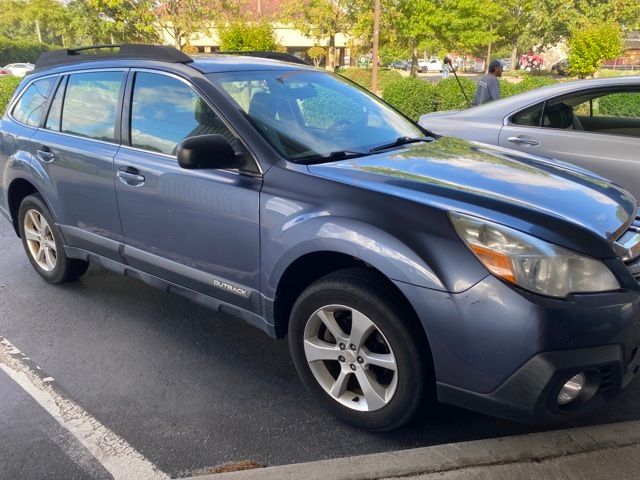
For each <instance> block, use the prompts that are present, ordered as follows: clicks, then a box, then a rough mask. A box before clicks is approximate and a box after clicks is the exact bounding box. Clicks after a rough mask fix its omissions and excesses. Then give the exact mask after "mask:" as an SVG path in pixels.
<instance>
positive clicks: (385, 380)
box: [289, 269, 429, 430]
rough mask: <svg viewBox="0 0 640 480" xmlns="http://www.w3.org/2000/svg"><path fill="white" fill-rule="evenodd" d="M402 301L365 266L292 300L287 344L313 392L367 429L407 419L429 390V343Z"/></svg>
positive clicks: (335, 412)
mask: <svg viewBox="0 0 640 480" xmlns="http://www.w3.org/2000/svg"><path fill="white" fill-rule="evenodd" d="M412 321H413V318H412V317H411V314H410V312H408V311H407V309H406V308H405V307H404V306H403V304H402V302H401V301H400V300H399V299H398V298H396V297H395V296H394V295H393V294H390V293H389V292H388V291H387V289H385V288H383V287H382V282H381V279H380V278H379V277H378V276H376V275H372V274H370V273H369V272H368V271H366V270H361V269H348V270H342V271H339V272H336V273H332V274H330V275H328V276H326V277H324V278H322V279H320V280H318V281H317V282H315V283H314V284H312V285H311V286H310V287H308V288H307V289H306V290H305V291H304V292H303V293H302V294H301V295H300V297H299V298H298V300H297V302H296V304H295V305H294V308H293V311H292V314H291V320H290V324H289V345H290V350H291V354H292V358H293V361H294V364H295V366H296V370H297V371H298V374H299V375H300V378H301V379H302V381H303V383H304V384H305V386H306V387H307V389H308V390H309V392H310V393H311V394H312V395H313V396H314V397H315V398H316V400H318V401H319V403H320V404H321V405H322V406H323V407H324V408H325V409H326V410H328V411H329V412H330V413H332V414H333V415H335V416H336V417H338V418H339V419H341V420H342V421H344V422H346V423H349V424H352V425H355V426H358V427H361V428H365V429H369V430H391V429H394V428H398V427H400V426H402V425H404V424H405V423H406V422H408V421H409V420H410V419H411V418H412V417H413V416H414V414H415V413H416V412H417V410H418V408H419V407H420V405H421V403H422V400H423V397H424V394H425V390H426V389H427V385H428V381H429V379H427V378H426V377H427V375H428V374H427V372H428V370H427V368H426V367H425V365H426V363H427V362H426V361H425V359H426V358H427V355H425V353H426V352H425V349H426V348H427V346H426V345H425V342H423V341H421V339H422V337H423V336H422V335H421V334H420V332H419V331H417V328H416V326H415V325H414V323H413V322H412Z"/></svg>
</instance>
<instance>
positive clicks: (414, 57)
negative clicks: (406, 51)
mask: <svg viewBox="0 0 640 480" xmlns="http://www.w3.org/2000/svg"><path fill="white" fill-rule="evenodd" d="M410 75H411V76H412V77H417V76H418V42H417V41H416V39H415V38H413V39H412V40H411V73H410Z"/></svg>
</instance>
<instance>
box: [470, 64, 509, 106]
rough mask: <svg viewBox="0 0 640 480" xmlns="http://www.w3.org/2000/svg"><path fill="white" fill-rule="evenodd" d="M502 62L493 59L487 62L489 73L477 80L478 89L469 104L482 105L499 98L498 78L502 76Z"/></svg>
mask: <svg viewBox="0 0 640 480" xmlns="http://www.w3.org/2000/svg"><path fill="white" fill-rule="evenodd" d="M503 68H504V65H503V63H502V62H501V61H500V60H494V61H492V62H491V63H490V64H489V73H488V74H486V75H485V76H484V77H482V79H481V80H480V82H478V90H477V91H476V96H475V97H474V99H473V102H471V105H482V104H483V103H487V102H492V101H493V100H498V99H499V98H500V82H499V81H498V78H499V77H501V76H502V69H503Z"/></svg>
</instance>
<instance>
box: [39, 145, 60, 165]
mask: <svg viewBox="0 0 640 480" xmlns="http://www.w3.org/2000/svg"><path fill="white" fill-rule="evenodd" d="M36 156H37V157H38V160H40V161H41V162H45V163H49V162H53V160H54V159H55V158H56V155H55V153H53V152H52V151H51V149H50V148H49V147H42V148H41V149H40V150H37V151H36Z"/></svg>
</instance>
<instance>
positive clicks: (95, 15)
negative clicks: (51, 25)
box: [69, 0, 159, 43]
mask: <svg viewBox="0 0 640 480" xmlns="http://www.w3.org/2000/svg"><path fill="white" fill-rule="evenodd" d="M69 7H70V9H71V10H74V11H75V12H76V15H74V19H77V20H78V24H77V25H76V26H75V36H76V42H77V41H78V40H79V39H81V38H89V39H91V40H92V41H93V42H96V41H100V40H102V41H106V42H114V41H115V42H154V41H158V40H159V38H158V32H157V30H156V28H155V25H154V21H155V17H154V13H153V12H154V8H155V6H154V2H153V0H86V1H85V0H75V1H74V2H72V3H71V4H70V6H69ZM93 42H88V41H85V42H80V43H93Z"/></svg>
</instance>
